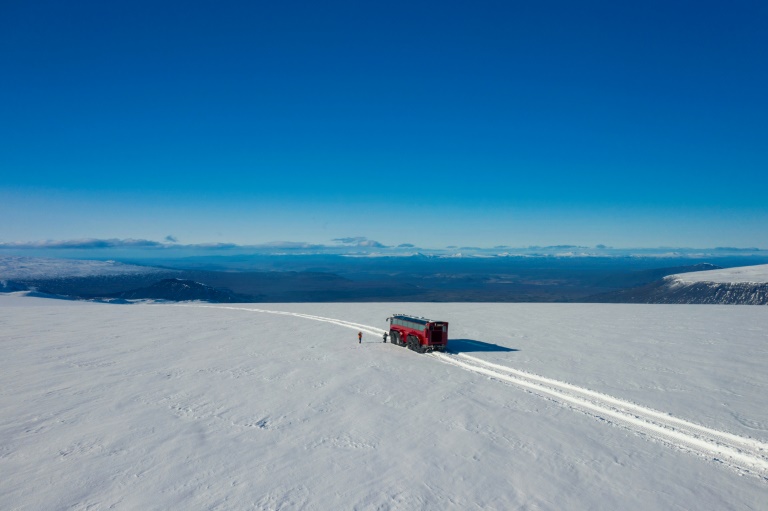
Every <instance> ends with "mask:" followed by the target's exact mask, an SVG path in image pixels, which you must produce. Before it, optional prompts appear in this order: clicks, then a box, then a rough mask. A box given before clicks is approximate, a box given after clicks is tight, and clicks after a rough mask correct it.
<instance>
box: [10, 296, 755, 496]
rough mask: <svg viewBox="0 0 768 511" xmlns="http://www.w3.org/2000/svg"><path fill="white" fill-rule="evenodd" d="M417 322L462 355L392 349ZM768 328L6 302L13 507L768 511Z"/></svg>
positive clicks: (588, 316) (645, 317)
mask: <svg viewBox="0 0 768 511" xmlns="http://www.w3.org/2000/svg"><path fill="white" fill-rule="evenodd" d="M395 311H399V312H411V313H413V314H418V315H423V316H428V317H433V318H434V319H440V320H445V321H449V322H450V329H449V332H450V336H449V337H450V341H449V343H450V345H449V352H448V353H445V354H442V353H434V354H428V355H418V354H416V353H414V352H412V351H408V350H407V349H405V348H401V347H397V346H393V345H391V344H389V343H386V344H385V343H383V342H382V338H381V334H382V333H383V332H385V329H386V322H385V321H384V319H385V318H386V317H387V316H389V315H390V314H391V313H393V312H395ZM358 331H360V332H363V342H362V344H358V340H357V335H356V334H357V332H358ZM767 337H768V309H766V308H765V307H754V306H741V307H733V306H719V305H676V306H669V305H611V304H455V303H453V304H432V303H430V304H426V303H410V304H375V303H366V304H258V306H257V305H253V304H236V305H231V304H230V305H212V304H201V303H184V304H141V305H109V304H97V303H87V302H64V301H56V300H45V299H41V298H32V297H27V296H23V294H22V293H13V294H6V295H0V343H1V344H0V346H2V350H3V353H2V355H3V356H2V357H0V410H2V414H0V470H2V473H3V474H4V477H3V478H2V479H0V502H2V503H3V506H2V507H3V508H4V509H70V508H73V509H87V508H95V509H107V508H114V509H168V508H175V509H264V510H267V509H270V510H271V509H318V510H325V509H376V510H389V509H391V510H395V509H397V510H400V509H435V510H445V509H457V510H465V509H543V510H549V509H551V510H561V509H569V510H580V509H584V510H587V509H589V510H599V509H605V510H616V509H638V510H639V509H642V510H668V509H766V507H768V371H766V370H765V367H766V366H767V365H768V345H766V342H765V341H766V338H767Z"/></svg>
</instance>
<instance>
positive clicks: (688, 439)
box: [170, 304, 768, 480]
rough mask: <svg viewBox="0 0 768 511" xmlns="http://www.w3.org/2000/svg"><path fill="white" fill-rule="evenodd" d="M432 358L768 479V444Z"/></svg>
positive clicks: (538, 380) (498, 370)
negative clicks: (509, 384)
mask: <svg viewBox="0 0 768 511" xmlns="http://www.w3.org/2000/svg"><path fill="white" fill-rule="evenodd" d="M170 306H173V307H204V308H213V309H228V310H242V311H247V312H258V313H266V314H277V315H284V316H293V317H298V318H304V319H309V320H312V321H321V322H324V323H331V324H335V325H338V326H342V327H345V328H351V329H354V330H360V331H363V332H367V333H370V334H373V335H383V334H384V333H385V332H386V330H384V329H381V328H377V327H374V326H370V325H363V324H360V323H354V322H351V321H344V320H340V319H334V318H327V317H323V316H315V315H311V314H302V313H296V312H285V311H273V310H266V309H254V308H248V307H228V306H214V305H196V304H195V305H192V304H174V305H170ZM427 356H431V357H433V358H435V359H437V360H439V361H441V362H444V363H447V364H451V365H453V366H456V367H460V368H462V369H464V370H467V371H471V372H474V373H478V374H482V375H484V376H488V377H491V378H493V379H495V380H498V381H502V382H504V383H511V384H513V385H516V386H518V387H521V388H523V389H526V390H528V391H531V392H533V393H535V394H539V395H542V396H545V397H547V398H549V399H553V400H554V401H556V402H558V403H561V404H564V405H566V406H568V407H570V408H572V409H575V410H578V411H581V412H583V413H585V414H587V415H590V416H592V417H595V418H597V419H600V420H604V421H607V422H614V423H615V424H617V425H620V426H622V427H625V428H626V429H628V430H630V431H633V432H635V433H638V434H641V435H644V436H646V437H648V438H652V439H654V440H658V441H660V442H662V443H664V444H666V445H669V446H672V447H674V448H677V449H681V450H683V451H688V452H692V453H695V454H697V455H699V456H701V457H703V458H706V459H711V460H714V461H717V462H720V463H723V464H724V465H725V466H728V467H730V468H732V469H734V470H736V471H738V472H739V473H743V474H748V475H754V476H758V477H760V478H761V479H764V480H768V444H766V443H763V442H759V441H757V440H754V439H751V438H745V437H741V436H738V435H734V434H731V433H728V432H724V431H718V430H715V429H712V428H708V427H706V426H702V425H699V424H695V423H693V422H689V421H686V420H684V419H680V418H677V417H673V416H671V415H669V414H666V413H663V412H660V411H657V410H654V409H652V408H647V407H644V406H640V405H637V404H635V403H631V402H629V401H625V400H622V399H618V398H615V397H612V396H609V395H607V394H602V393H599V392H595V391H593V390H590V389H586V388H583V387H579V386H576V385H573V384H570V383H567V382H561V381H558V380H554V379H552V378H547V377H544V376H539V375H536V374H533V373H528V372H525V371H521V370H518V369H514V368H512V367H507V366H504V365H500V364H495V363H492V362H487V361H485V360H482V359H480V358H477V357H473V356H470V355H467V354H464V353H459V354H446V353H431V354H429V355H427Z"/></svg>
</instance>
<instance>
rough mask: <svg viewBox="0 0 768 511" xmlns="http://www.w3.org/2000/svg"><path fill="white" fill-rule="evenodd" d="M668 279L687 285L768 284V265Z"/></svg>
mask: <svg viewBox="0 0 768 511" xmlns="http://www.w3.org/2000/svg"><path fill="white" fill-rule="evenodd" d="M667 278H668V279H670V280H676V281H678V282H681V283H685V284H692V283H696V282H714V283H718V284H768V264H758V265H755V266H739V267H737V268H724V269H720V270H708V271H697V272H692V273H681V274H679V275H670V276H669V277H667Z"/></svg>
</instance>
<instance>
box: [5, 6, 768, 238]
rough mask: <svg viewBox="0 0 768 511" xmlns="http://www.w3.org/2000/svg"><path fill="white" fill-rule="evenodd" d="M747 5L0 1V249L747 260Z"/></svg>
mask: <svg viewBox="0 0 768 511" xmlns="http://www.w3.org/2000/svg"><path fill="white" fill-rule="evenodd" d="M767 26H768V2H764V1H738V0H736V1H733V2H710V1H691V2H687V1H669V0H667V1H660V2H656V1H643V2H631V3H630V2H616V1H603V2H590V1H585V2H575V1H536V2H534V1H528V2H516V1H509V0H505V1H497V2H489V1H473V2H467V1H461V2H453V1H435V2H425V1H417V0H412V1H408V2H399V1H392V0H387V1H381V2H379V1H358V0H353V1H349V2H338V1H321V2H320V1H291V0H286V1H269V2H267V1H247V2H246V1H243V2H226V1H217V2H213V1H210V2H203V1H189V0H187V1H183V2H182V1H178V2H176V1H163V2H158V1H151V2H150V1H140V0H130V1H121V0H112V1H107V2H105V1H102V0H98V1H78V0H74V1H71V2H61V1H51V2H46V1H36V2H3V3H2V6H0V69H2V73H3V79H2V80H0V176H1V177H0V218H2V220H0V242H15V241H32V240H44V239H51V240H68V239H80V238H139V239H148V240H163V239H165V238H166V236H172V238H173V239H177V240H179V242H182V243H205V242H233V243H240V244H258V243H265V242H270V241H277V240H284V241H302V242H310V243H326V242H328V241H329V240H332V239H335V238H341V237H355V236H363V237H367V238H369V239H371V240H376V241H379V242H381V243H383V244H387V245H397V244H400V243H414V244H417V245H419V246H430V247H444V246H447V245H477V246H494V245H510V246H527V245H547V244H560V243H573V244H582V245H594V244H598V243H602V244H606V245H610V246H623V247H632V246H636V247H643V246H651V247H652V246H661V245H665V246H697V247H712V246H723V245H728V246H741V247H745V246H752V247H760V248H768V228H767V227H768V92H767V91H768V30H766V27H767Z"/></svg>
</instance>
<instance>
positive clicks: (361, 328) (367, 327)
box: [172, 304, 388, 335]
mask: <svg viewBox="0 0 768 511" xmlns="http://www.w3.org/2000/svg"><path fill="white" fill-rule="evenodd" d="M172 306H173V307H200V308H205V309H228V310H239V311H246V312H261V313H265V314H277V315H279V316H294V317H297V318H303V319H311V320H313V321H322V322H323V323H331V324H334V325H339V326H343V327H346V328H351V329H353V330H359V331H361V332H365V333H368V334H372V335H384V333H385V332H388V330H384V329H381V328H376V327H375V326H370V325H363V324H361V323H353V322H351V321H344V320H341V319H334V318H326V317H323V316H315V315H312V314H302V313H300V312H286V311H273V310H266V309H252V308H249V307H231V306H224V305H190V304H173V305H172Z"/></svg>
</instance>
